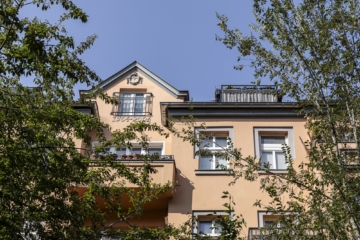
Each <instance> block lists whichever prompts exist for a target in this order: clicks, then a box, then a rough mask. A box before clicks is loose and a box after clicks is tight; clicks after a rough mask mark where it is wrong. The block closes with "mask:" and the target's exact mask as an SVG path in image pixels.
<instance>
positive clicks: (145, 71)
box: [80, 61, 189, 101]
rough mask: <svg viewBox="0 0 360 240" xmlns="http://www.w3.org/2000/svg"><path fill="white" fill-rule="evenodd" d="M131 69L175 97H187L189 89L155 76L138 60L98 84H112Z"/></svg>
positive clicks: (105, 86) (103, 85) (105, 85)
mask: <svg viewBox="0 0 360 240" xmlns="http://www.w3.org/2000/svg"><path fill="white" fill-rule="evenodd" d="M133 70H138V71H139V72H141V73H142V74H144V75H146V76H147V77H148V78H149V79H150V80H151V81H153V82H155V83H156V84H158V85H159V86H160V87H161V88H163V89H164V90H166V91H167V92H169V93H170V94H171V95H173V96H174V97H176V98H181V99H184V100H185V101H186V100H188V99H189V91H187V90H178V89H176V88H175V87H174V86H172V85H171V84H170V83H168V82H166V81H165V80H164V79H162V78H160V77H159V76H157V75H156V74H155V73H153V72H152V71H150V70H149V69H147V68H146V67H144V66H143V65H141V64H140V63H139V62H137V61H134V62H132V63H131V64H129V65H128V66H126V67H124V68H123V69H121V70H120V71H118V72H117V73H115V74H113V75H112V76H110V77H108V78H107V79H105V80H103V81H101V82H100V83H99V84H98V86H99V87H100V88H101V89H105V88H107V87H109V86H111V85H112V84H114V83H115V82H116V81H118V80H119V79H120V78H122V77H124V76H126V75H128V74H130V73H131V72H132V71H133ZM89 91H90V90H80V94H81V93H82V92H83V93H86V92H89Z"/></svg>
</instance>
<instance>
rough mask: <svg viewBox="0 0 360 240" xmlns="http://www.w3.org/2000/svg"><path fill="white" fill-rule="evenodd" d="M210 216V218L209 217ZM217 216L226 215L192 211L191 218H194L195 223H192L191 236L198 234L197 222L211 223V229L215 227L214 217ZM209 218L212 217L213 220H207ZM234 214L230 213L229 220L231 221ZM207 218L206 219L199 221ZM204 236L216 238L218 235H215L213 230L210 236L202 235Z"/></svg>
mask: <svg viewBox="0 0 360 240" xmlns="http://www.w3.org/2000/svg"><path fill="white" fill-rule="evenodd" d="M210 215H212V216H210ZM218 216H228V213H225V212H224V211H193V217H195V219H196V221H195V222H194V223H193V234H200V228H199V222H202V221H206V222H210V221H211V222H212V227H214V226H215V221H216V217H218ZM209 217H211V218H212V217H214V219H209ZM233 217H234V213H233V212H232V213H231V215H230V219H233ZM201 218H207V219H201ZM203 235H204V236H205V235H206V236H211V237H218V236H220V233H215V229H212V233H211V234H203Z"/></svg>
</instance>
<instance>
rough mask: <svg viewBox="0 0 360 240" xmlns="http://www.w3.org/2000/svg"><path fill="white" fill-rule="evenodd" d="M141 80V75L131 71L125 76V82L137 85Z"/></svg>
mask: <svg viewBox="0 0 360 240" xmlns="http://www.w3.org/2000/svg"><path fill="white" fill-rule="evenodd" d="M142 80H143V79H142V77H140V76H138V74H137V73H133V74H131V75H130V76H129V77H128V78H127V84H131V85H138V84H139V83H142Z"/></svg>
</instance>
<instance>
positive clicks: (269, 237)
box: [248, 228, 316, 240]
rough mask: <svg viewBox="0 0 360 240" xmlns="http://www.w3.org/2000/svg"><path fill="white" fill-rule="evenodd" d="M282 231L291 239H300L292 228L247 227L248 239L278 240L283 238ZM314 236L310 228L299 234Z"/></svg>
mask: <svg viewBox="0 0 360 240" xmlns="http://www.w3.org/2000/svg"><path fill="white" fill-rule="evenodd" d="M284 233H286V235H290V236H291V237H292V239H301V237H300V235H299V234H296V233H293V232H292V230H289V229H282V228H275V229H267V228H249V231H248V240H278V239H283V236H284ZM276 234H279V235H282V237H277V236H275V235H276ZM304 235H306V236H315V235H316V234H315V233H314V232H313V231H311V230H306V231H305V232H303V233H302V234H301V236H304Z"/></svg>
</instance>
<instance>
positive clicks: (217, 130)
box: [194, 127, 234, 171]
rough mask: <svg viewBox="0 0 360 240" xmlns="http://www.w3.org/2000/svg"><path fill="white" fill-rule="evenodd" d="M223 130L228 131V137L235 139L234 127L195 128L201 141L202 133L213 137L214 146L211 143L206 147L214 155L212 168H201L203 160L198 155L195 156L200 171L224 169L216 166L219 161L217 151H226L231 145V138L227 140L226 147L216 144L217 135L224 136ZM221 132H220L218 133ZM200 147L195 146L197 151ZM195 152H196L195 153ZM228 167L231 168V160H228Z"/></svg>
mask: <svg viewBox="0 0 360 240" xmlns="http://www.w3.org/2000/svg"><path fill="white" fill-rule="evenodd" d="M221 132H228V134H227V136H226V138H230V139H231V140H232V141H233V139H234V131H233V128H232V127H216V128H213V127H209V128H206V129H195V134H196V137H197V139H199V140H200V141H201V137H200V134H206V135H208V136H209V138H211V137H212V146H211V143H210V144H209V146H206V147H205V148H204V149H206V150H208V151H210V154H211V155H212V160H211V168H210V169H201V168H200V161H201V156H199V155H197V156H195V159H197V160H198V161H199V162H198V170H200V171H207V170H222V169H221V168H216V166H217V163H216V156H215V155H216V153H217V152H225V151H226V150H227V149H228V147H229V140H227V146H226V147H220V146H218V145H216V137H217V136H219V137H220V136H221V137H224V136H225V135H224V134H223V133H221ZM217 133H219V134H217ZM199 150H200V147H198V146H195V152H197V151H199ZM195 152H194V154H195ZM226 168H229V161H228V160H227V165H226Z"/></svg>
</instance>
